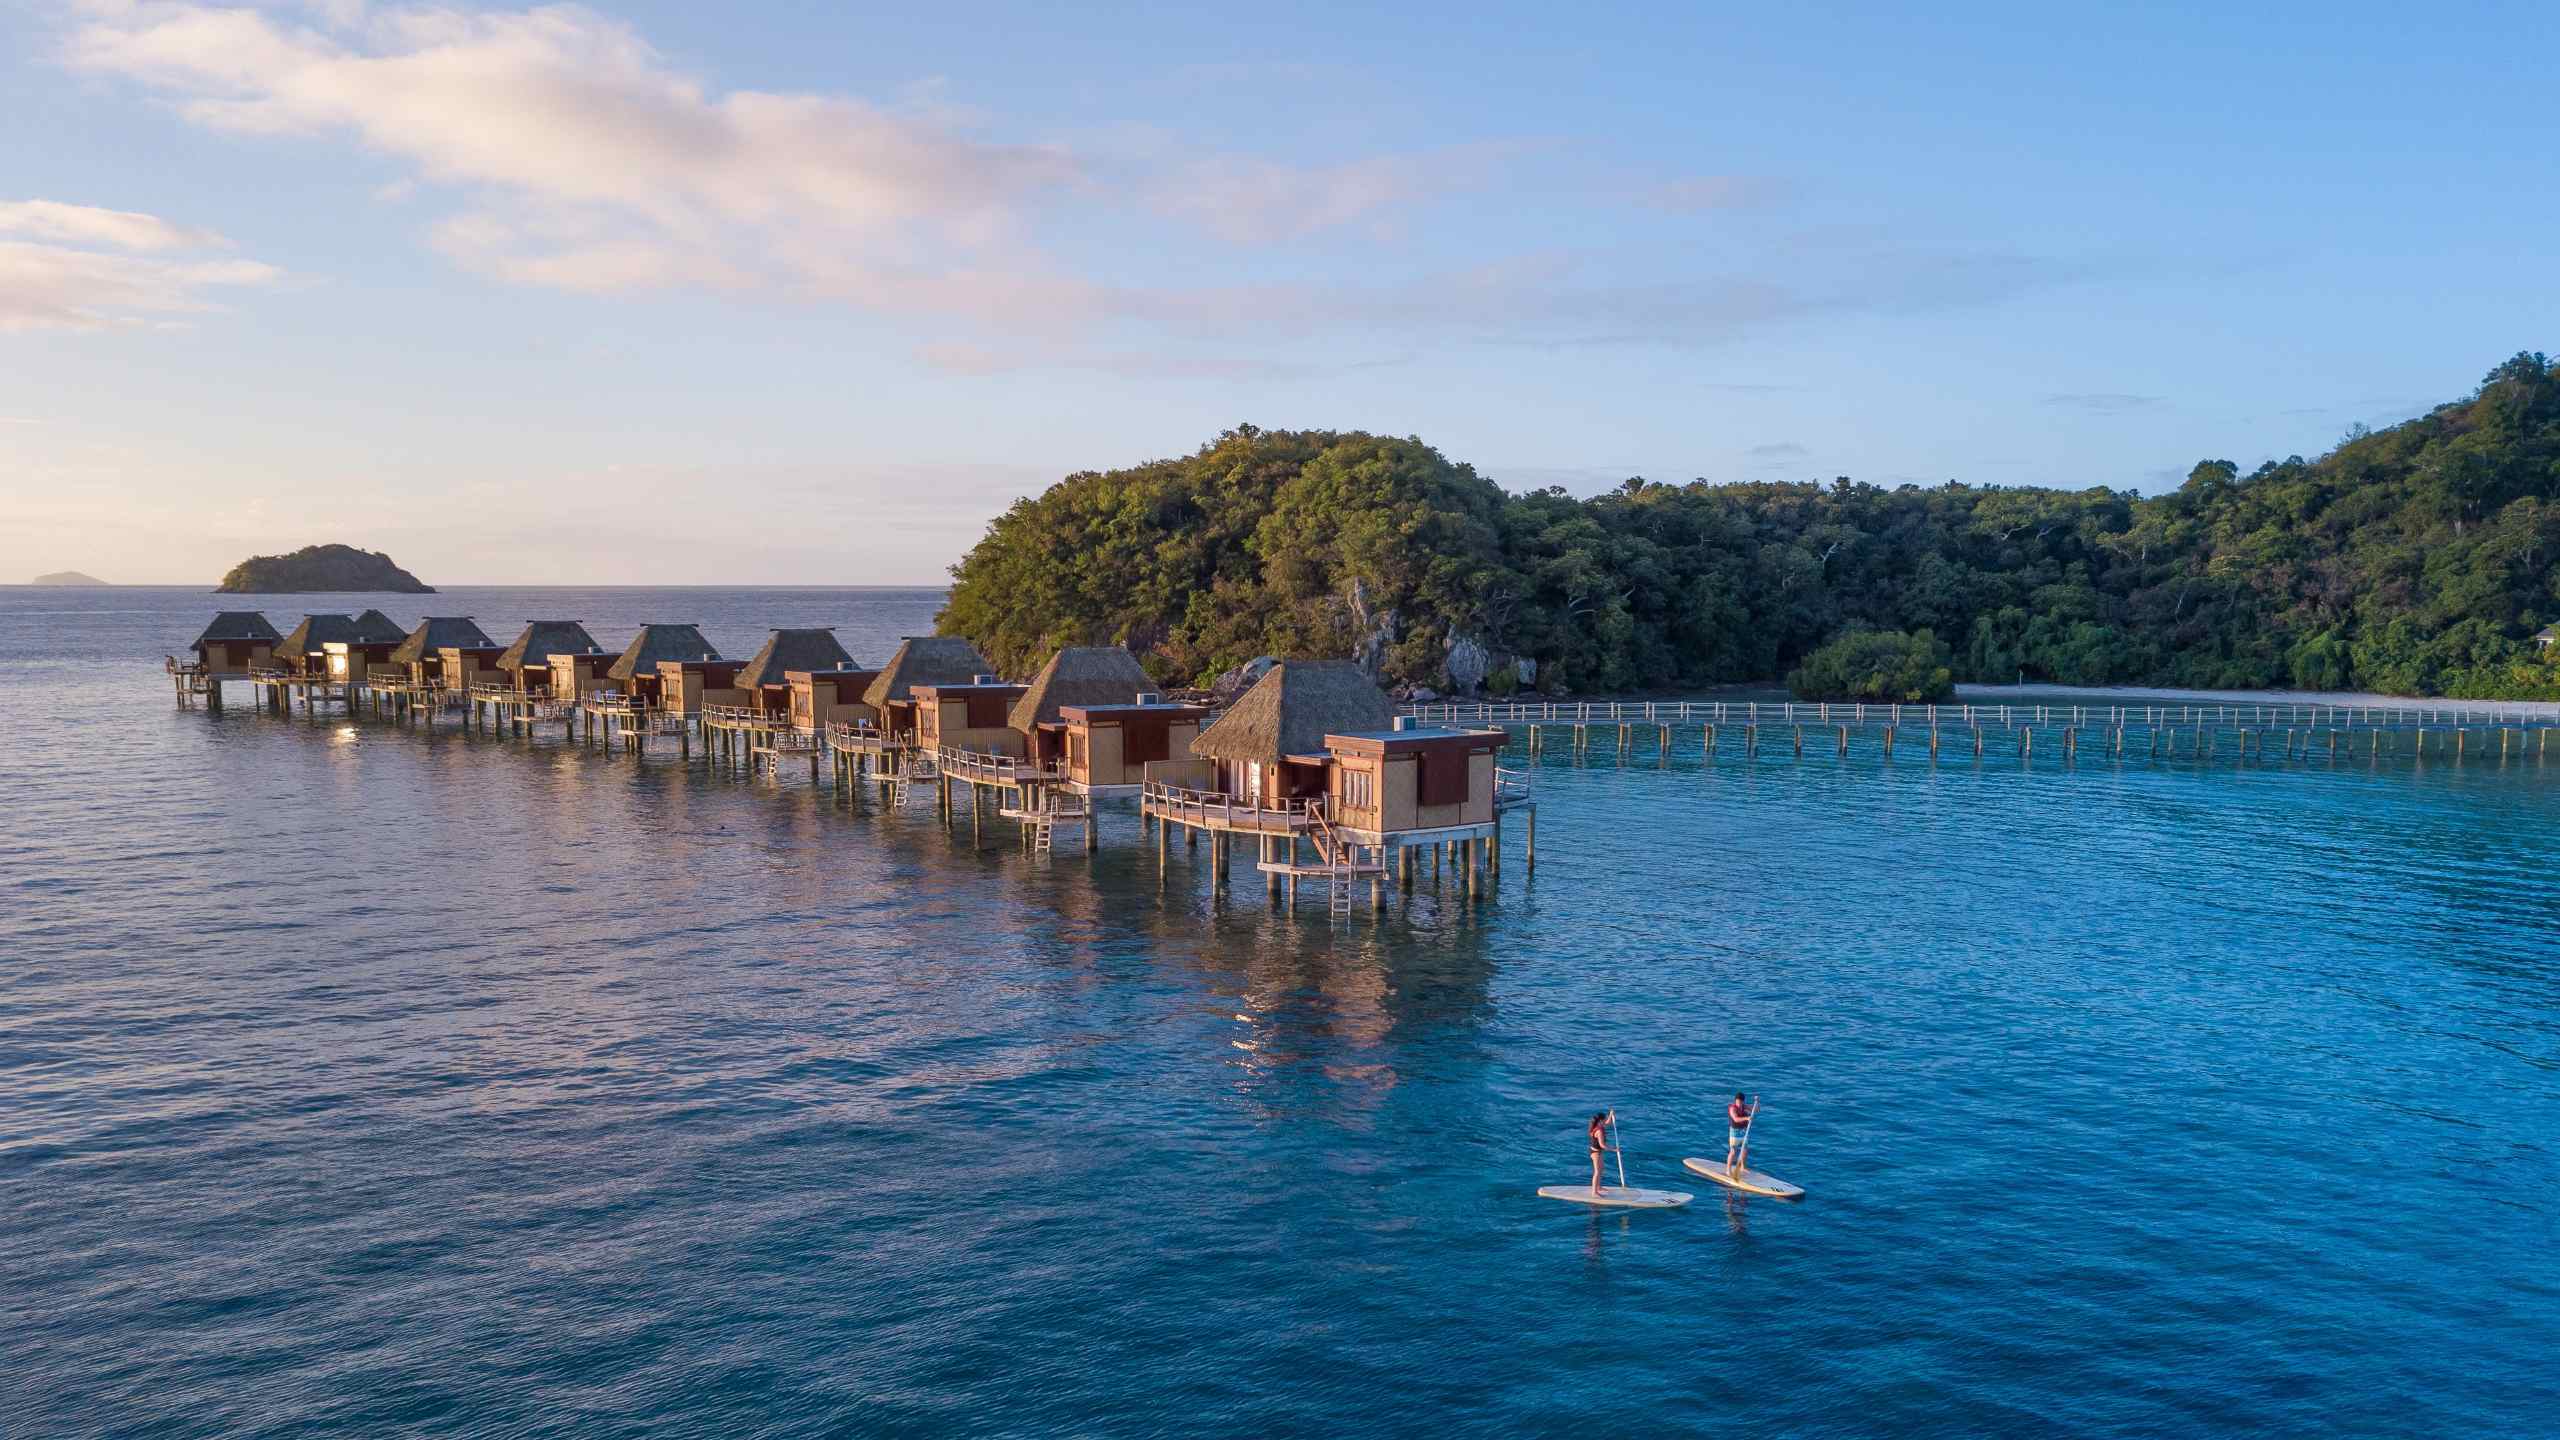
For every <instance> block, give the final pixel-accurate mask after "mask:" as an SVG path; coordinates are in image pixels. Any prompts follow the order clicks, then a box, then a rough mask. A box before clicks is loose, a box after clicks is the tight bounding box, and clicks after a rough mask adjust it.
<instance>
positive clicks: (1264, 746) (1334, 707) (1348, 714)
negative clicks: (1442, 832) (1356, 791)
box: [1150, 660, 1396, 809]
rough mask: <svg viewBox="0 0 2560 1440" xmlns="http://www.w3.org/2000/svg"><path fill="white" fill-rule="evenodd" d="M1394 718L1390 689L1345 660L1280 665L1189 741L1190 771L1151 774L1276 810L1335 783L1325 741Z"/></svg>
mask: <svg viewBox="0 0 2560 1440" xmlns="http://www.w3.org/2000/svg"><path fill="white" fill-rule="evenodd" d="M1395 713H1396V712H1395V702H1394V701H1392V700H1389V699H1388V698H1387V692H1385V691H1384V690H1381V689H1379V688H1378V686H1377V684H1376V682H1374V681H1372V680H1371V679H1370V678H1369V676H1368V674H1367V672H1365V671H1363V670H1362V669H1361V668H1360V667H1359V666H1357V665H1355V664H1353V663H1351V662H1350V661H1348V660H1288V661H1283V662H1282V663H1280V664H1278V665H1274V666H1272V667H1271V669H1270V670H1269V671H1267V672H1265V673H1264V675H1263V677H1262V678H1261V679H1260V680H1259V681H1256V682H1255V683H1254V686H1253V688H1252V689H1250V690H1247V691H1245V692H1244V694H1242V695H1240V696H1238V697H1237V698H1236V703H1235V704H1234V705H1233V706H1231V707H1229V708H1228V710H1227V713H1225V714H1224V715H1221V716H1219V717H1218V723H1217V724H1215V725H1212V726H1210V727H1209V728H1208V729H1207V730H1205V731H1203V732H1201V735H1200V737H1199V738H1198V739H1197V740H1194V741H1193V742H1191V754H1192V761H1191V763H1190V764H1189V765H1188V766H1183V765H1181V764H1180V762H1167V763H1166V764H1165V765H1162V766H1159V767H1157V768H1156V769H1155V770H1153V771H1151V772H1150V773H1151V774H1156V775H1175V774H1179V775H1181V776H1182V777H1183V778H1186V779H1190V780H1192V781H1194V782H1195V783H1194V784H1193V785H1192V786H1191V787H1190V788H1196V789H1201V790H1206V791H1210V792H1212V793H1215V794H1220V795H1224V796H1228V797H1232V798H1233V799H1235V800H1238V801H1241V802H1244V803H1247V804H1258V805H1263V806H1267V807H1272V808H1275V809H1276V808H1280V807H1283V806H1286V805H1288V804H1290V803H1292V802H1301V803H1302V802H1305V801H1307V800H1311V799H1320V798H1322V797H1323V796H1324V795H1325V794H1326V793H1327V792H1328V791H1329V790H1330V789H1331V786H1332V771H1333V755H1332V753H1331V752H1330V751H1328V750H1327V749H1326V748H1325V737H1326V736H1327V735H1350V734H1359V733H1361V732H1364V731H1372V730H1385V729H1388V728H1391V727H1392V726H1393V725H1394V724H1395Z"/></svg>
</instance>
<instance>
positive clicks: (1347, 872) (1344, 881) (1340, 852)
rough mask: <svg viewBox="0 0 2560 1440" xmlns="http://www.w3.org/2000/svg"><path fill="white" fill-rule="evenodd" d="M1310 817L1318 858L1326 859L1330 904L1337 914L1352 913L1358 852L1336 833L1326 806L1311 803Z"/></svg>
mask: <svg viewBox="0 0 2560 1440" xmlns="http://www.w3.org/2000/svg"><path fill="white" fill-rule="evenodd" d="M1307 818H1308V819H1310V820H1313V821H1314V822H1315V824H1314V825H1313V826H1311V827H1310V828H1309V829H1308V831H1307V838H1308V839H1310V840H1312V841H1314V842H1315V847H1316V858H1317V859H1319V860H1322V861H1323V862H1324V863H1325V883H1326V895H1325V904H1326V908H1327V909H1329V910H1331V911H1332V912H1333V913H1334V914H1336V915H1348V914H1350V913H1351V911H1352V900H1351V883H1352V873H1351V857H1352V855H1353V853H1354V852H1353V850H1352V848H1351V847H1350V846H1349V845H1347V844H1345V843H1344V842H1343V839H1342V837H1341V836H1340V835H1337V834H1335V833H1334V829H1333V821H1332V820H1331V819H1329V818H1327V817H1326V815H1325V813H1324V807H1323V806H1321V805H1317V806H1311V807H1309V809H1308V811H1307Z"/></svg>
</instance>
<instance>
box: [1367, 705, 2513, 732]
mask: <svg viewBox="0 0 2560 1440" xmlns="http://www.w3.org/2000/svg"><path fill="white" fill-rule="evenodd" d="M1399 712H1400V713H1402V714H1405V715H1408V716H1411V717H1412V718H1414V719H1416V720H1423V721H1430V722H1433V723H1437V724H1444V725H1462V724H1476V725H1488V726H1503V725H1529V724H1538V725H1547V724H1554V725H1603V724H1606V725H1624V724H1632V723H1645V724H1654V725H1664V724H1710V725H1813V724H1822V725H1896V726H1912V727H1916V728H1921V729H1934V728H1937V727H1939V726H1954V727H1957V728H1961V729H1971V728H1973V727H1974V726H1977V725H1980V726H1996V727H1999V728H2002V729H2014V728H2016V727H2017V726H2020V725H2039V726H2042V725H2073V726H2080V727H2084V728H2086V727H2101V726H2102V727H2105V728H2108V729H2115V728H2118V727H2135V728H2140V727H2149V728H2154V729H2175V728H2190V729H2191V728H2193V727H2195V726H2198V725H2207V726H2213V725H2222V726H2271V725H2293V726H2312V727H2315V728H2336V729H2353V728H2358V727H2363V728H2378V727H2388V726H2405V725H2461V724H2470V725H2560V704H2517V703H2514V702H2507V703H2496V702H2489V701H2480V702H2468V703H2466V702H2459V701H2453V702H2448V701H2434V700H2429V701H2411V702H2409V703H2407V704H2380V705H2318V704H2274V703H2268V704H2220V705H1962V704H1955V705H1891V704H1858V703H1854V702H1843V703H1833V704H1824V703H1821V702H1818V701H1802V700H1798V701H1746V700H1550V701H1526V702H1523V701H1499V702H1492V701H1488V702H1483V703H1473V704H1468V703H1455V702H1446V701H1442V702H1434V703H1432V704H1428V705H1405V706H1401V707H1399Z"/></svg>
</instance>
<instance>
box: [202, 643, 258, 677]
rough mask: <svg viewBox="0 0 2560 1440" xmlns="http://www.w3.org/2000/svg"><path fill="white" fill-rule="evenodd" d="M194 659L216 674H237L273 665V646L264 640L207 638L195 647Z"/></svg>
mask: <svg viewBox="0 0 2560 1440" xmlns="http://www.w3.org/2000/svg"><path fill="white" fill-rule="evenodd" d="M196 660H197V662H198V663H199V664H201V665H203V666H204V668H205V669H206V670H207V671H210V672H212V673H214V674H217V675H238V674H241V673H243V672H245V671H250V670H267V669H272V668H274V667H275V664H276V649H275V646H274V645H273V644H271V643H269V642H268V641H265V640H207V641H206V642H204V644H202V645H200V646H198V647H197V648H196Z"/></svg>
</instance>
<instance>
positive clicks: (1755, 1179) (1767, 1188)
mask: <svg viewBox="0 0 2560 1440" xmlns="http://www.w3.org/2000/svg"><path fill="white" fill-rule="evenodd" d="M1680 1163H1681V1164H1682V1165H1684V1166H1686V1167H1688V1171H1689V1173H1690V1174H1692V1175H1695V1176H1697V1177H1698V1178H1700V1179H1702V1180H1713V1181H1714V1182H1716V1183H1717V1184H1719V1185H1722V1186H1723V1187H1725V1188H1726V1189H1728V1190H1739V1191H1741V1192H1742V1193H1743V1194H1745V1195H1766V1196H1768V1197H1770V1198H1771V1199H1773V1200H1801V1199H1803V1198H1804V1187H1803V1186H1801V1185H1790V1184H1788V1183H1787V1182H1786V1181H1784V1180H1781V1179H1779V1178H1778V1177H1777V1176H1775V1175H1763V1174H1761V1173H1760V1172H1759V1171H1757V1170H1754V1169H1752V1168H1751V1167H1750V1166H1748V1165H1746V1166H1744V1167H1743V1168H1742V1169H1741V1170H1739V1171H1733V1170H1728V1169H1726V1168H1725V1164H1724V1162H1723V1161H1721V1160H1701V1159H1699V1158H1698V1157H1697V1156H1695V1155H1692V1156H1690V1157H1689V1158H1688V1159H1686V1160H1683V1161H1681V1162H1680Z"/></svg>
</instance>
